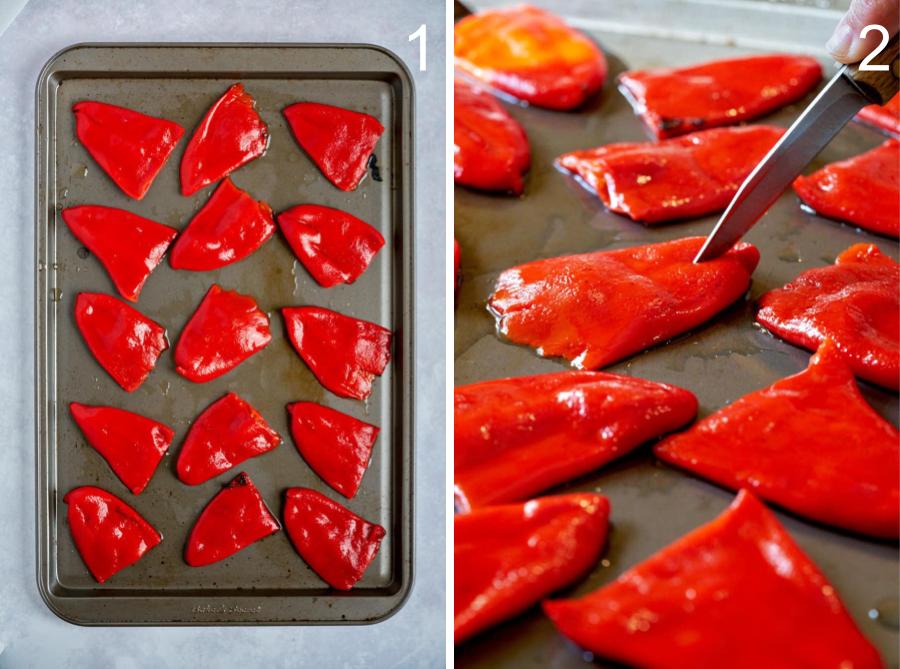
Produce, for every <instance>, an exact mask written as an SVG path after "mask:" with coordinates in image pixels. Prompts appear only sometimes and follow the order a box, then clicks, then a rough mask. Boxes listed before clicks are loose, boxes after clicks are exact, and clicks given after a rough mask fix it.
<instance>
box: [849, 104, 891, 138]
mask: <svg viewBox="0 0 900 669" xmlns="http://www.w3.org/2000/svg"><path fill="white" fill-rule="evenodd" d="M856 120H857V121H861V122H863V123H867V124H869V125H872V126H875V127H876V128H880V129H881V130H884V131H886V132H888V133H890V134H892V135H895V136H900V94H898V95H895V96H894V97H892V98H891V99H890V100H889V101H888V102H887V104H884V105H881V106H879V105H869V106H868V107H863V108H862V109H861V110H860V111H859V113H858V114H857V115H856Z"/></svg>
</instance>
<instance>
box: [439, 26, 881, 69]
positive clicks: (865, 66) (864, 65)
mask: <svg viewBox="0 0 900 669" xmlns="http://www.w3.org/2000/svg"><path fill="white" fill-rule="evenodd" d="M422 27H423V28H424V27H425V26H422ZM873 30H874V31H876V32H879V33H881V44H879V45H878V47H877V48H876V49H875V50H874V51H873V52H872V53H870V54H869V55H868V56H866V57H865V58H863V61H862V62H861V63H860V64H859V69H860V71H861V72H886V71H887V70H888V66H887V64H882V65H870V64H869V62H870V61H871V60H872V59H873V58H874V57H875V56H877V55H878V54H879V53H881V52H882V51H884V48H885V47H886V46H887V45H888V42H889V41H890V39H891V36H890V35H889V34H888V31H887V28H885V27H884V26H880V25H878V24H877V23H871V24H869V25H867V26H866V27H865V28H863V29H862V32H860V33H859V36H860V37H861V38H862V39H865V38H866V35H868V34H869V33H870V32H872V31H873Z"/></svg>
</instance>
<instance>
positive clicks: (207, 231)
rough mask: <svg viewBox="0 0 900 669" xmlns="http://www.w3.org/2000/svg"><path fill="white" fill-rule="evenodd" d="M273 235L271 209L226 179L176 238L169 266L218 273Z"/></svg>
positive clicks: (254, 249)
mask: <svg viewBox="0 0 900 669" xmlns="http://www.w3.org/2000/svg"><path fill="white" fill-rule="evenodd" d="M273 234H275V221H274V220H273V218H272V208H271V207H269V205H268V204H266V203H265V202H263V201H261V200H260V201H259V202H257V201H256V200H254V199H253V198H252V197H251V196H250V194H249V193H247V192H245V191H242V190H241V189H240V188H238V187H237V186H235V185H234V184H233V183H232V182H231V179H228V178H227V177H226V178H225V179H223V180H222V182H221V183H220V184H219V186H218V188H216V190H215V192H214V193H213V194H212V197H210V198H209V200H207V202H206V204H204V205H203V208H202V209H200V211H198V212H197V213H196V215H194V217H193V218H192V219H191V222H190V223H188V226H187V227H186V228H185V229H184V230H183V231H182V232H181V234H180V235H179V236H178V241H176V242H175V246H173V247H172V253H170V254H169V263H170V264H171V265H172V267H173V268H174V269H188V270H194V271H196V272H202V271H207V270H212V269H219V268H220V267H225V266H226V265H230V264H231V263H234V262H238V261H239V260H243V259H244V258H246V257H247V256H249V255H250V254H251V253H253V252H254V251H256V250H257V249H258V248H259V247H260V246H262V245H263V244H265V243H266V242H267V241H268V240H269V238H270V237H271V236H272V235H273Z"/></svg>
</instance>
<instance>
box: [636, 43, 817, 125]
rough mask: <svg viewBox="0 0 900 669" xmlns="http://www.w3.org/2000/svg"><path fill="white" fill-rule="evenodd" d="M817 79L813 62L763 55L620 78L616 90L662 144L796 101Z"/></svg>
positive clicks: (763, 113)
mask: <svg viewBox="0 0 900 669" xmlns="http://www.w3.org/2000/svg"><path fill="white" fill-rule="evenodd" d="M821 78H822V67H821V66H820V65H819V63H818V61H817V60H816V59H815V58H809V57H807V56H789V55H785V54H767V55H763V56H749V57H744V58H731V59H727V60H714V61H711V62H708V63H703V64H701V65H693V66H691V67H683V68H657V69H651V70H636V71H632V72H625V73H623V74H621V75H620V76H619V87H620V89H621V90H622V92H623V93H624V95H625V97H626V98H627V99H628V101H629V102H630V103H631V106H632V107H634V111H635V113H636V114H638V115H640V116H641V118H642V119H643V121H644V123H645V124H646V125H647V127H648V128H649V129H650V130H651V131H652V132H653V133H654V134H655V135H656V137H657V138H659V139H662V138H664V137H675V136H676V135H683V134H685V133H688V132H694V131H695V130H703V129H705V128H714V127H717V126H723V125H736V124H738V123H740V122H742V121H749V120H750V119H754V118H758V117H760V116H763V115H765V114H768V113H769V112H773V111H775V110H776V109H780V108H781V107H783V106H785V105H787V104H790V103H791V102H794V101H796V100H799V99H800V98H802V97H803V96H804V95H806V94H807V93H808V92H809V91H810V90H811V89H812V88H813V87H814V86H815V85H816V84H817V83H819V80H820V79H821Z"/></svg>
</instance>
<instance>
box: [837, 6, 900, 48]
mask: <svg viewBox="0 0 900 669" xmlns="http://www.w3.org/2000/svg"><path fill="white" fill-rule="evenodd" d="M872 23H877V24H879V25H882V26H884V27H885V28H887V31H888V33H889V34H890V35H891V36H893V35H896V34H897V30H898V28H900V2H897V0H851V2H850V9H849V10H848V11H847V13H846V14H844V16H843V17H842V18H841V20H840V21H839V22H838V24H837V27H836V28H835V29H834V33H832V35H831V37H830V38H829V40H828V42H827V43H826V44H825V48H826V49H828V52H829V53H830V54H831V57H832V58H834V59H835V60H836V61H838V62H839V63H858V62H859V61H861V60H862V59H863V58H865V57H866V56H867V55H869V53H871V52H872V51H874V50H875V48H876V47H877V46H878V45H879V44H880V43H881V33H880V32H877V31H875V30H871V31H869V33H868V34H867V35H866V37H865V39H863V38H861V37H860V36H859V33H860V32H861V31H862V29H863V28H864V27H865V26H867V25H870V24H872Z"/></svg>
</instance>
